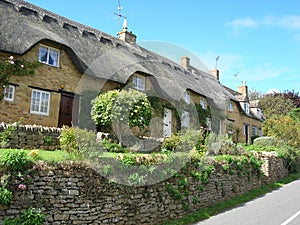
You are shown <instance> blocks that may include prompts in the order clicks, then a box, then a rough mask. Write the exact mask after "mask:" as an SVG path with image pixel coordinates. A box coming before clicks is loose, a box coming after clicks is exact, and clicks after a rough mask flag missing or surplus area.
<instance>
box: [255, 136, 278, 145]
mask: <svg viewBox="0 0 300 225" xmlns="http://www.w3.org/2000/svg"><path fill="white" fill-rule="evenodd" d="M253 144H254V145H261V146H277V145H278V144H279V141H278V140H277V139H276V138H274V137H259V138H256V139H254V141H253Z"/></svg>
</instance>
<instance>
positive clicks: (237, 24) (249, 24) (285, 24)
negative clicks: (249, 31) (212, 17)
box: [225, 15, 300, 37]
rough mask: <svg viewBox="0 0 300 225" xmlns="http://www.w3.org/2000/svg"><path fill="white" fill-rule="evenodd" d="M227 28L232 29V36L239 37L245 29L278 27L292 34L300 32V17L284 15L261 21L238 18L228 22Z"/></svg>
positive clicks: (261, 19)
mask: <svg viewBox="0 0 300 225" xmlns="http://www.w3.org/2000/svg"><path fill="white" fill-rule="evenodd" d="M225 26H228V27H231V28H232V33H231V34H232V35H233V36H234V37H237V36H239V35H240V33H241V30H242V29H245V28H258V27H265V26H268V27H270V26H272V27H278V28H282V29H286V30H289V31H292V32H297V31H300V15H283V16H281V17H275V16H265V17H263V18H260V19H253V18H250V17H246V18H238V19H235V20H232V21H230V22H227V23H226V24H225Z"/></svg>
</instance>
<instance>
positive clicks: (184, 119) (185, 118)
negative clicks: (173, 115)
mask: <svg viewBox="0 0 300 225" xmlns="http://www.w3.org/2000/svg"><path fill="white" fill-rule="evenodd" d="M181 126H182V127H186V128H188V127H189V126H190V114H189V112H186V111H184V112H183V113H182V115H181Z"/></svg>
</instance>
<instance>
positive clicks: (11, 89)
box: [4, 85, 15, 102]
mask: <svg viewBox="0 0 300 225" xmlns="http://www.w3.org/2000/svg"><path fill="white" fill-rule="evenodd" d="M14 96H15V86H13V85H9V86H7V87H5V89H4V100H5V101H8V102H13V101H14Z"/></svg>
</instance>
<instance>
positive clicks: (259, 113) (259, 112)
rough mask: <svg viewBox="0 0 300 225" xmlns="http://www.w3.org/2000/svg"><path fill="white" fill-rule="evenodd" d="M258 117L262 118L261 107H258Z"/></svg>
mask: <svg viewBox="0 0 300 225" xmlns="http://www.w3.org/2000/svg"><path fill="white" fill-rule="evenodd" d="M257 117H258V118H259V119H261V118H262V113H261V109H257Z"/></svg>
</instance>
